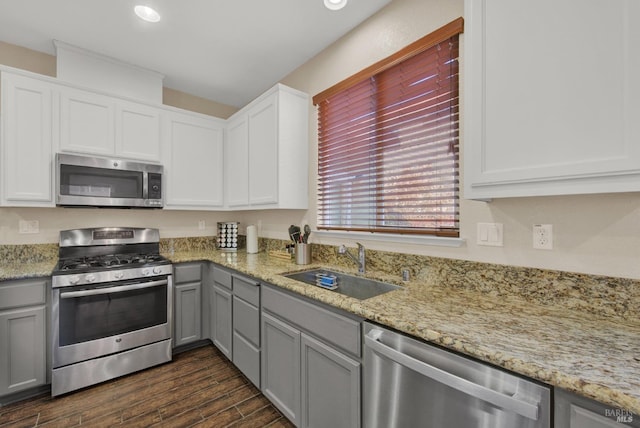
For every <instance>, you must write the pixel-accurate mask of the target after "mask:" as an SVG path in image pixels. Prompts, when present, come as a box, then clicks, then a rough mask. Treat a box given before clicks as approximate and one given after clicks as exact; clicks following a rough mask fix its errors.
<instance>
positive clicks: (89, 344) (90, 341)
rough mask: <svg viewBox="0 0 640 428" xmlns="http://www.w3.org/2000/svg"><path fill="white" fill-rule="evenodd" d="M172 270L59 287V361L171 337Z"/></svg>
mask: <svg viewBox="0 0 640 428" xmlns="http://www.w3.org/2000/svg"><path fill="white" fill-rule="evenodd" d="M172 293H173V283H172V276H171V275H167V276H159V277H152V278H145V279H136V280H131V281H121V282H111V283H107V284H96V285H92V286H78V287H64V288H55V289H53V298H52V303H53V304H52V310H51V316H52V325H53V337H52V341H53V355H52V358H53V367H54V368H57V367H62V366H66V365H68V364H73V363H77V362H80V361H85V360H88V359H91V358H96V357H101V356H105V355H109V354H113V353H116V352H120V351H124V350H127V349H133V348H136V347H139V346H143V345H147V344H150V343H154V342H158V341H161V340H166V339H170V338H171V329H172V328H171V326H172V319H171V314H172V295H173V294H172Z"/></svg>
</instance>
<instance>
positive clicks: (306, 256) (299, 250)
mask: <svg viewBox="0 0 640 428" xmlns="http://www.w3.org/2000/svg"><path fill="white" fill-rule="evenodd" d="M310 263H311V244H302V243H300V242H298V243H297V244H296V264H297V265H308V264H310Z"/></svg>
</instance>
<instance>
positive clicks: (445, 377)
mask: <svg viewBox="0 0 640 428" xmlns="http://www.w3.org/2000/svg"><path fill="white" fill-rule="evenodd" d="M364 333H365V336H364V338H365V352H364V367H365V369H364V370H365V375H364V426H365V427H366V428H401V427H411V428H415V427H428V428H481V427H482V428H543V427H544V428H548V427H550V426H551V415H550V412H551V401H550V400H551V398H550V395H551V394H550V389H549V388H548V387H545V386H543V385H540V384H538V383H535V382H532V381H529V380H526V379H524V378H522V377H519V376H517V375H514V374H511V373H508V372H506V371H503V370H500V369H497V368H494V367H491V366H489V365H486V364H482V363H479V362H477V361H475V360H472V359H470V358H465V357H462V356H460V355H457V354H454V353H452V352H449V351H446V350H443V349H440V348H438V347H435V346H432V345H428V344H426V343H424V342H421V341H419V340H416V339H414V338H411V337H408V336H405V335H403V334H399V333H396V332H394V331H391V330H389V329H387V328H383V327H380V326H378V325H376V324H373V323H370V322H365V323H364Z"/></svg>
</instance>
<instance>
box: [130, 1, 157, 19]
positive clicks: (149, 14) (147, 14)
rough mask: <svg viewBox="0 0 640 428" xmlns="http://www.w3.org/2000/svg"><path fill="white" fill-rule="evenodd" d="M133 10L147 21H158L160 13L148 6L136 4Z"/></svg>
mask: <svg viewBox="0 0 640 428" xmlns="http://www.w3.org/2000/svg"><path fill="white" fill-rule="evenodd" d="M133 10H134V12H135V13H136V15H138V17H139V18H140V19H143V20H145V21H147V22H158V21H160V14H159V13H158V12H156V11H155V10H154V9H152V8H150V7H149V6H143V5H137V6H136V7H135V8H133Z"/></svg>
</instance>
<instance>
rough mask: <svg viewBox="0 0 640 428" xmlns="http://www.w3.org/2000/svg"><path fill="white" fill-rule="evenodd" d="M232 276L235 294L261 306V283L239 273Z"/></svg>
mask: <svg viewBox="0 0 640 428" xmlns="http://www.w3.org/2000/svg"><path fill="white" fill-rule="evenodd" d="M232 276H233V294H234V295H235V296H238V297H240V298H241V299H242V300H245V301H247V302H249V303H251V304H252V305H254V306H260V283H259V282H257V281H254V280H252V279H249V278H244V277H241V276H238V275H232Z"/></svg>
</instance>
